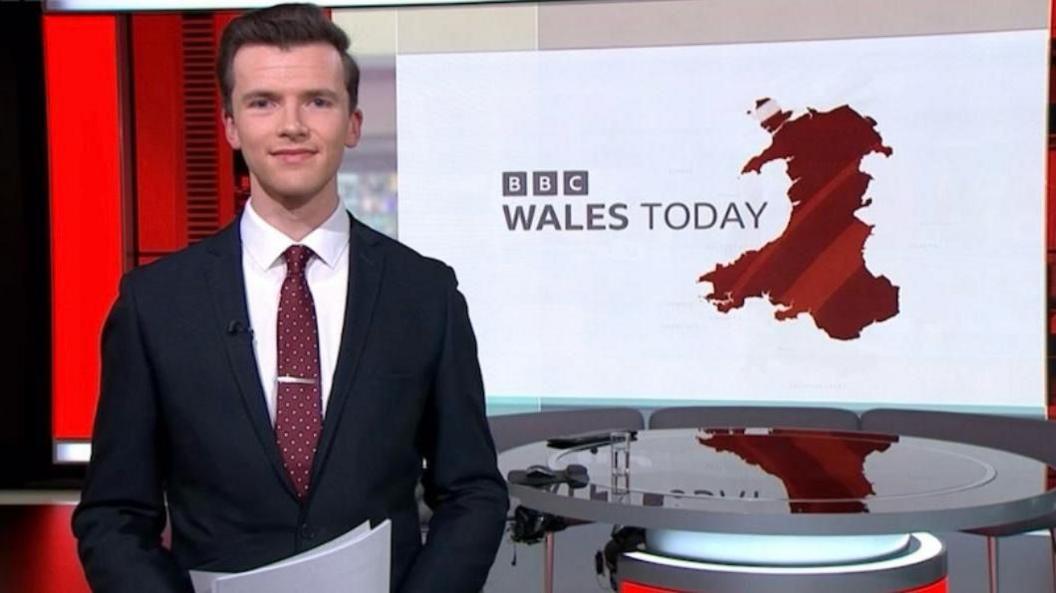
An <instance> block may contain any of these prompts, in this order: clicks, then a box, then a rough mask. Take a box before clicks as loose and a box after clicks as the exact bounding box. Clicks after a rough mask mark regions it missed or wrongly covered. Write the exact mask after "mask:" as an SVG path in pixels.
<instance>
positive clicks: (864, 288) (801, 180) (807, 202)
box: [698, 99, 899, 340]
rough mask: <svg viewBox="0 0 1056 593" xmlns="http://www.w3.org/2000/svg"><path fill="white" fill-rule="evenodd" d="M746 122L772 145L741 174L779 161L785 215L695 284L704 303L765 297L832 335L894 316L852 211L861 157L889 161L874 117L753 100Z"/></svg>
mask: <svg viewBox="0 0 1056 593" xmlns="http://www.w3.org/2000/svg"><path fill="white" fill-rule="evenodd" d="M755 116H756V117H757V118H758V119H759V120H760V125H761V126H762V127H763V129H765V130H766V131H768V132H770V135H771V136H772V139H771V143H770V146H769V147H767V148H766V150H764V151H763V152H761V153H759V154H758V155H756V156H754V157H752V158H751V159H749V160H748V162H747V163H746V164H745V165H744V169H742V171H741V173H742V174H744V173H749V172H754V173H759V170H760V169H761V168H762V166H763V165H765V164H766V163H769V162H771V161H775V160H778V159H783V160H784V161H785V162H786V163H787V167H788V177H789V178H790V179H791V180H792V185H791V187H790V188H789V190H788V199H789V200H790V201H791V202H792V216H791V218H790V220H789V222H788V226H787V227H786V228H785V230H784V232H783V233H781V236H779V237H778V238H776V239H774V240H773V241H771V242H769V243H767V244H766V245H764V246H763V247H762V248H760V249H758V250H755V251H748V252H745V253H744V254H742V255H741V256H740V257H738V258H737V260H736V261H734V262H733V263H731V264H719V265H718V266H716V267H715V269H714V270H712V271H710V272H708V273H706V274H704V275H703V276H701V277H700V278H699V280H698V281H699V282H710V283H711V284H712V291H711V293H710V294H708V295H707V296H706V298H707V300H708V301H709V302H711V303H713V304H714V305H715V307H716V308H717V309H718V310H719V311H720V312H722V313H727V312H729V311H730V310H732V309H737V308H740V307H742V306H743V305H744V301H745V300H746V299H749V298H762V297H767V298H769V300H770V303H771V304H773V305H775V306H776V307H777V310H776V311H775V312H774V318H776V319H778V320H785V319H793V318H795V317H798V316H799V314H800V313H807V314H809V315H810V316H811V317H813V318H814V323H815V324H816V325H817V326H818V327H819V328H820V329H821V330H822V331H824V332H825V333H826V334H828V335H829V336H830V337H832V338H835V339H838V340H851V339H855V338H858V337H859V336H860V335H861V332H862V329H864V328H865V327H866V326H868V325H870V324H873V323H876V322H880V321H884V320H887V319H890V318H891V317H894V316H895V315H897V314H898V290H899V289H898V287H897V286H895V285H893V284H892V283H891V281H890V280H888V279H887V278H886V277H884V276H874V275H873V274H872V273H871V272H869V270H868V269H866V267H865V258H864V255H863V254H864V248H865V241H866V239H867V238H869V235H870V234H871V233H872V229H873V227H872V225H869V224H866V223H865V222H863V221H862V220H860V219H859V218H858V217H857V216H856V215H855V214H856V212H857V211H858V210H859V209H861V208H865V207H867V206H869V204H871V203H872V200H871V199H869V198H866V197H865V192H866V189H867V188H868V187H869V182H870V181H871V180H872V177H871V176H870V175H869V174H868V173H865V172H864V171H862V170H861V162H862V159H863V158H864V157H865V156H866V155H869V154H872V153H880V154H883V155H884V156H890V155H891V153H892V150H891V148H890V147H888V146H884V142H883V139H882V138H881V137H880V135H879V134H878V133H877V131H876V120H874V119H872V118H871V117H867V116H863V115H861V114H859V113H858V112H856V111H855V110H854V109H851V108H850V107H849V106H847V105H843V106H841V107H837V108H835V109H833V110H832V111H827V112H819V111H816V110H814V109H808V110H807V113H805V114H803V115H801V116H799V117H796V118H792V117H791V116H792V112H791V111H781V109H780V108H779V107H778V106H777V104H776V103H775V102H774V101H772V100H770V99H760V100H759V101H757V102H756V106H755Z"/></svg>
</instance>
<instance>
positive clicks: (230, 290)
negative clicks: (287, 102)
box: [205, 218, 297, 498]
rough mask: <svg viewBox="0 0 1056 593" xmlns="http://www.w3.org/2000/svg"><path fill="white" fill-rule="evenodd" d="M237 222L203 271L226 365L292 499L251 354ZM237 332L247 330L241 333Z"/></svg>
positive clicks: (218, 239)
mask: <svg viewBox="0 0 1056 593" xmlns="http://www.w3.org/2000/svg"><path fill="white" fill-rule="evenodd" d="M239 221H240V218H236V219H235V221H234V222H233V223H232V224H230V225H229V226H228V227H227V228H225V229H224V230H223V231H221V232H220V233H219V234H218V235H216V236H215V237H214V238H213V239H211V240H210V241H209V244H208V245H207V246H206V249H207V251H209V253H210V255H211V256H212V257H210V258H209V262H208V264H207V265H206V267H205V276H206V282H207V284H208V286H209V292H210V294H211V296H212V299H213V304H214V306H215V307H214V309H215V311H216V317H217V319H216V322H217V325H216V327H217V330H218V331H219V332H220V334H221V339H222V340H223V343H224V350H225V351H226V353H227V359H228V362H229V363H230V364H231V370H232V372H233V373H234V375H235V380H236V382H237V383H238V389H239V392H240V393H241V396H242V402H243V404H245V409H246V413H247V414H248V415H249V419H250V422H251V423H252V424H253V430H254V431H255V432H256V433H257V438H258V439H260V444H261V446H263V447H264V451H265V453H266V455H267V457H268V460H269V461H271V464H272V466H273V468H274V469H275V472H276V473H277V475H278V478H279V481H281V482H282V483H283V485H284V486H285V487H286V490H287V491H288V492H289V493H290V495H291V496H293V497H294V498H296V496H297V495H296V491H295V490H294V488H293V484H292V483H291V482H290V479H289V477H288V476H287V474H286V470H285V468H284V467H283V465H282V459H281V458H280V456H279V447H278V444H277V443H276V441H275V430H274V429H273V427H272V425H271V417H270V416H269V415H268V407H267V404H266V403H265V401H264V390H263V388H262V386H261V381H260V373H259V371H258V369H257V361H256V358H255V356H254V353H253V340H252V334H251V333H250V332H249V331H248V328H249V310H248V308H247V305H246V285H245V279H244V278H243V276H242V241H241V238H240V236H239ZM239 328H247V329H242V330H240V329H239Z"/></svg>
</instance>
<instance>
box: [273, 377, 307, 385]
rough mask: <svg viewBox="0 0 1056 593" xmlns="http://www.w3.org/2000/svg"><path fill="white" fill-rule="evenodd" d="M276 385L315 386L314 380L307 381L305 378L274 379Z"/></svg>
mask: <svg viewBox="0 0 1056 593" xmlns="http://www.w3.org/2000/svg"><path fill="white" fill-rule="evenodd" d="M275 382H276V383H293V384H296V385H315V384H316V380H315V379H307V378H305V377H275Z"/></svg>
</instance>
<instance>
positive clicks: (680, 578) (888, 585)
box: [617, 533, 947, 593]
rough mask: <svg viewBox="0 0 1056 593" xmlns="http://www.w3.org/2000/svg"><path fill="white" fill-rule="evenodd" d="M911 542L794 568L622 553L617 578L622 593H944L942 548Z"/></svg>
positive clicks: (924, 538) (927, 539)
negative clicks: (876, 555) (879, 554)
mask: <svg viewBox="0 0 1056 593" xmlns="http://www.w3.org/2000/svg"><path fill="white" fill-rule="evenodd" d="M910 539H911V543H910V546H909V547H908V548H907V549H906V550H905V552H903V553H901V554H898V555H896V556H892V557H888V558H884V559H880V560H874V561H869V562H861V563H854V564H829V565H824V564H821V565H813V566H796V567H789V566H767V565H758V564H756V565H740V564H719V563H713V562H702V561H699V560H686V559H681V558H672V557H668V556H661V555H658V554H654V553H649V552H627V553H624V554H622V555H621V556H620V560H619V565H618V572H617V575H618V579H619V584H620V592H621V593H837V592H839V593H846V592H847V591H854V592H855V593H947V584H946V548H945V546H943V544H942V542H940V541H939V540H938V538H936V537H935V536H933V535H930V534H927V533H915V534H913V535H912V537H911V538H910Z"/></svg>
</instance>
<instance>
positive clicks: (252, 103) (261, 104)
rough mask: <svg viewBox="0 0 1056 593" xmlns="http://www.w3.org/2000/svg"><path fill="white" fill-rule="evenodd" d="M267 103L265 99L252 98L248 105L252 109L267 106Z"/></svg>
mask: <svg viewBox="0 0 1056 593" xmlns="http://www.w3.org/2000/svg"><path fill="white" fill-rule="evenodd" d="M268 103H269V101H268V100H267V99H253V100H252V101H250V102H249V106H250V107H251V108H253V109H263V108H264V107H267V106H268Z"/></svg>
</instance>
